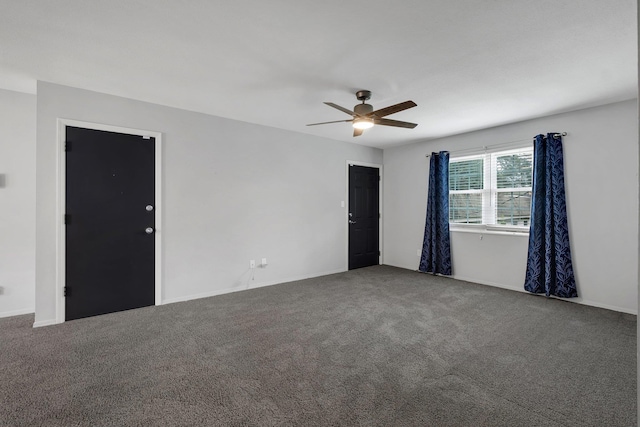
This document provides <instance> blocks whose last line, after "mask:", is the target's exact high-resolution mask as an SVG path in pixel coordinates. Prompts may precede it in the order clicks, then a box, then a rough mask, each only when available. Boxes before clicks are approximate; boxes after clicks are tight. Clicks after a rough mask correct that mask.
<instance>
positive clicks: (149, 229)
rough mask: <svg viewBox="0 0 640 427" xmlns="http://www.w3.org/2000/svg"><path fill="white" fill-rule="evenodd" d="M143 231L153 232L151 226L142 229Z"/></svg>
mask: <svg viewBox="0 0 640 427" xmlns="http://www.w3.org/2000/svg"><path fill="white" fill-rule="evenodd" d="M144 232H145V233H147V234H153V227H147V228H145V229H144Z"/></svg>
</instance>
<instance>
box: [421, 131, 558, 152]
mask: <svg viewBox="0 0 640 427" xmlns="http://www.w3.org/2000/svg"><path fill="white" fill-rule="evenodd" d="M559 136H567V132H560V133H554V134H553V137H554V138H557V137H559ZM544 138H546V136H545V137H544ZM524 141H529V139H528V138H527V139H517V140H515V141H509V142H503V143H501V144H493V145H485V146H483V147H476V148H463V149H462V150H454V151H450V153H460V152H463V151H476V150H479V149H485V150H486V149H487V148H490V147H491V148H493V147H501V146H503V145H510V144H515V143H516V142H524ZM425 157H431V154H427V155H425Z"/></svg>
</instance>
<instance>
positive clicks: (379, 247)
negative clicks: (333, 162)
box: [344, 160, 384, 271]
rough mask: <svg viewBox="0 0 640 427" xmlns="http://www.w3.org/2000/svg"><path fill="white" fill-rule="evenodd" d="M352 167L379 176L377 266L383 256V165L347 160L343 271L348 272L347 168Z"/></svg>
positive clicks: (346, 171)
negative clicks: (376, 170)
mask: <svg viewBox="0 0 640 427" xmlns="http://www.w3.org/2000/svg"><path fill="white" fill-rule="evenodd" d="M351 165H354V166H366V167H369V168H374V169H378V173H379V174H380V181H379V183H378V199H379V200H378V202H379V204H380V206H379V207H378V209H379V212H380V218H379V219H378V250H379V251H380V258H379V260H378V265H381V264H383V256H384V251H383V250H382V248H383V244H382V243H383V239H384V237H383V235H382V220H383V219H384V212H383V211H382V207H383V206H384V204H383V203H382V201H383V195H382V188H383V186H382V183H383V182H384V173H383V172H384V168H383V165H381V164H379V163H367V162H359V161H356V160H347V163H346V168H345V176H346V181H347V182H346V184H347V185H346V190H345V192H346V196H345V197H346V199H345V200H346V202H345V209H344V224H345V225H346V229H345V230H346V231H345V242H346V243H345V248H346V250H345V255H346V256H345V271H349V226H348V224H349V166H351Z"/></svg>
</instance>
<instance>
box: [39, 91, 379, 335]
mask: <svg viewBox="0 0 640 427" xmlns="http://www.w3.org/2000/svg"><path fill="white" fill-rule="evenodd" d="M211 96H215V94H212V95H211ZM37 104H38V107H37V114H38V116H37V128H38V135H37V148H38V150H37V167H38V177H37V202H38V212H37V219H36V227H37V245H36V248H37V250H36V291H37V292H36V325H44V324H49V323H53V322H54V321H55V316H56V313H55V286H56V283H55V277H56V258H55V257H56V240H55V239H56V229H57V225H56V222H55V214H56V201H57V195H56V177H57V170H56V168H57V163H56V162H57V153H56V119H57V118H66V119H74V120H81V121H87V122H95V123H102V124H108V125H114V126H122V127H128V128H136V129H144V130H151V131H159V132H162V133H163V144H164V147H163V153H162V157H163V183H162V185H163V192H162V200H163V206H162V209H163V212H162V216H163V224H162V225H161V228H160V227H159V230H161V231H159V232H161V233H162V236H163V237H162V242H163V243H162V244H163V301H165V302H166V301H180V300H185V299H190V298H194V297H199V296H207V295H215V294H218V293H223V292H229V291H234V290H241V289H245V288H246V287H247V286H250V287H253V286H260V285H266V284H273V283H278V282H282V281H288V280H294V279H298V278H304V277H311V276H317V275H323V274H328V273H334V272H338V271H344V270H346V269H347V265H346V259H347V257H346V238H347V228H346V227H347V224H346V212H345V208H342V207H341V201H343V200H345V194H346V166H345V165H346V161H347V160H356V161H361V162H370V163H382V151H381V150H378V149H373V148H368V147H363V146H359V145H355V144H349V143H343V142H336V141H331V140H327V139H322V138H316V137H311V136H308V135H305V134H301V133H294V132H288V131H283V130H278V129H274V128H269V127H264V126H258V125H253V124H249V123H244V122H239V121H234V120H228V119H223V118H219V117H213V116H209V115H205V114H199V113H193V112H189V111H184V110H179V109H175V108H169V107H164V106H160V105H154V104H148V103H144V102H139V101H134V100H130V99H125V98H120V97H115V96H110V95H105V94H99V93H95V92H90V91H85V90H80V89H75V88H70V87H65V86H60V85H55V84H50V83H45V82H39V84H38V103H37ZM302 125H303V124H301V126H302ZM261 258H267V260H268V263H269V265H268V267H267V268H265V269H260V268H259V269H256V270H255V271H254V273H255V277H254V279H253V280H251V272H250V270H249V260H250V259H255V260H257V262H258V263H259V262H260V259H261Z"/></svg>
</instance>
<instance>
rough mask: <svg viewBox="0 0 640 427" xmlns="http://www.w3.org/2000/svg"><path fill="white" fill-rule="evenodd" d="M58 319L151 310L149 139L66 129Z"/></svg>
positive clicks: (152, 201)
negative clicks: (60, 315) (61, 294)
mask: <svg viewBox="0 0 640 427" xmlns="http://www.w3.org/2000/svg"><path fill="white" fill-rule="evenodd" d="M65 150H66V153H65V157H66V206H65V212H66V215H65V224H66V225H65V235H66V236H65V238H66V240H65V241H66V253H65V255H66V265H65V295H66V297H65V318H66V320H72V319H78V318H82V317H88V316H95V315H99V314H105V313H112V312H115V311H122V310H128V309H132V308H139V307H145V306H149V305H154V303H155V235H154V233H155V222H154V219H155V209H156V206H155V139H154V138H146V139H145V138H144V137H142V136H138V135H127V134H121V133H115V132H106V131H100V130H93V129H83V128H78V127H67V128H66V146H65Z"/></svg>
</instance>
